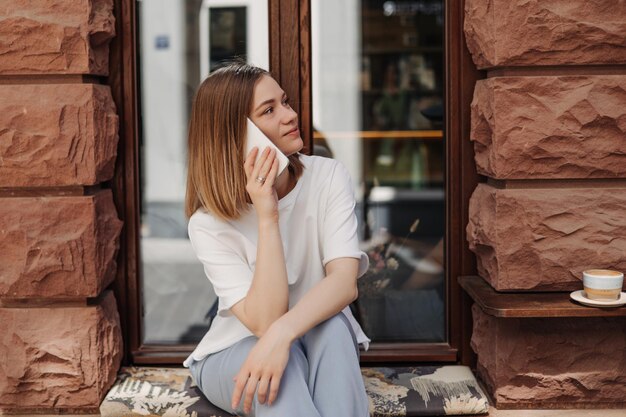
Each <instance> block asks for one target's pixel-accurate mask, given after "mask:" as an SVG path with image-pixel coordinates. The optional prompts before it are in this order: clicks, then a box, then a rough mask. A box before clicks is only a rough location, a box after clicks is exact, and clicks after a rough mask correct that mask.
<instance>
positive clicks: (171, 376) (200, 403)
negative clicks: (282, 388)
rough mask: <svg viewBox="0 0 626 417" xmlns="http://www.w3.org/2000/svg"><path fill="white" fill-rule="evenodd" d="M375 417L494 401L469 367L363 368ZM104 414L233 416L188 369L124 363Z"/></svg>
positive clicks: (466, 410) (484, 408) (472, 408)
mask: <svg viewBox="0 0 626 417" xmlns="http://www.w3.org/2000/svg"><path fill="white" fill-rule="evenodd" d="M361 371H362V374H363V380H364V382H365V387H366V390H367V392H368V394H369V397H370V415H371V416H372V417H383V416H385V417H391V416H435V415H452V414H457V415H460V414H485V413H487V412H488V408H489V405H488V403H487V398H486V396H485V395H484V393H483V392H482V390H481V389H480V387H479V386H478V384H477V382H476V379H475V378H474V375H473V374H472V372H471V371H470V369H469V368H467V367H465V366H418V367H405V368H398V367H394V368H385V367H377V368H361ZM100 414H101V415H102V417H120V416H124V417H126V416H164V417H229V416H231V414H229V413H227V412H225V411H223V410H221V409H219V408H217V407H215V406H214V405H212V404H211V403H209V401H207V399H206V398H205V397H204V395H203V394H202V393H201V392H200V390H199V389H198V387H197V386H196V384H195V383H194V381H193V378H192V377H191V374H190V373H189V370H188V369H186V368H154V367H123V368H121V369H120V372H119V373H118V376H117V380H116V381H115V384H114V385H113V387H112V388H111V390H110V391H109V392H108V394H107V395H106V397H105V398H104V401H103V402H102V404H101V405H100Z"/></svg>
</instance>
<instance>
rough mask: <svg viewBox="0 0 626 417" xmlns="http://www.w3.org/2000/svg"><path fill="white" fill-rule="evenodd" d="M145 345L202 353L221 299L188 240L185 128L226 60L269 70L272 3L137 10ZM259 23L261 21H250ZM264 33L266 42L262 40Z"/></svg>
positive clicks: (190, 1) (154, 1)
mask: <svg viewBox="0 0 626 417" xmlns="http://www.w3.org/2000/svg"><path fill="white" fill-rule="evenodd" d="M137 11H138V17H139V30H140V48H141V49H140V52H139V60H140V68H141V78H140V89H141V140H142V144H141V164H140V165H141V169H142V172H141V207H142V209H141V252H142V256H141V258H142V265H141V267H142V278H141V279H142V288H143V294H142V302H143V336H142V337H143V342H144V343H149V344H155V343H157V344H179V343H185V344H196V343H198V342H199V341H200V340H201V338H202V337H203V336H204V334H205V333H206V332H207V330H208V329H209V327H210V324H211V320H212V317H213V316H214V315H215V311H216V307H217V304H216V301H217V297H216V295H215V293H214V292H213V290H212V287H211V285H210V282H209V281H208V280H207V278H206V276H205V274H204V271H203V268H202V264H201V263H200V262H199V261H198V259H197V258H196V256H195V254H194V251H193V250H192V248H191V245H190V243H189V239H188V237H187V219H186V218H185V216H184V193H185V179H186V177H185V176H186V171H185V170H186V166H185V165H186V141H187V120H188V115H189V111H190V108H191V102H192V99H193V94H194V92H195V90H196V88H197V87H198V85H199V84H200V80H201V79H203V78H204V77H205V76H206V75H208V73H209V71H211V70H213V69H214V68H215V66H216V65H217V64H218V63H219V62H220V61H221V60H223V59H228V58H231V57H233V56H235V55H236V56H240V57H247V59H248V61H249V62H251V63H253V64H255V65H258V66H261V67H264V68H266V69H267V68H268V63H269V55H268V36H267V33H268V31H267V24H268V23H267V4H266V3H264V2H262V1H258V0H219V1H216V0H204V1H202V0H185V1H172V0H149V1H138V2H137ZM252 16H254V18H252ZM263 34H265V36H263Z"/></svg>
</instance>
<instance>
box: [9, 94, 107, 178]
mask: <svg viewBox="0 0 626 417" xmlns="http://www.w3.org/2000/svg"><path fill="white" fill-rule="evenodd" d="M0 97H2V101H1V102H0V126H2V129H0V187H28V186H60V185H92V184H97V183H99V182H101V181H106V180H108V179H110V178H112V177H113V171H114V168H115V156H116V154H117V142H118V116H117V114H116V113H115V104H114V103H113V98H112V96H111V90H110V88H109V87H108V86H103V85H94V84H47V85H2V86H0Z"/></svg>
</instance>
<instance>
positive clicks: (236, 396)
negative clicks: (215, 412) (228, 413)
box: [230, 374, 248, 410]
mask: <svg viewBox="0 0 626 417" xmlns="http://www.w3.org/2000/svg"><path fill="white" fill-rule="evenodd" d="M247 381H248V374H246V375H242V374H239V375H237V376H236V377H235V389H234V390H233V398H232V401H231V404H230V405H231V406H232V408H233V410H236V409H237V406H238V405H239V402H240V401H241V395H242V394H243V389H244V388H245V386H246V382H247Z"/></svg>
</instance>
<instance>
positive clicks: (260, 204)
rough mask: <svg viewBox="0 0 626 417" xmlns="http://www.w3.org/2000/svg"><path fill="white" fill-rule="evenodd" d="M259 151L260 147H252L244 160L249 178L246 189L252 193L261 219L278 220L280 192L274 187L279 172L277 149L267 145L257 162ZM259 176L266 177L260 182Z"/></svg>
mask: <svg viewBox="0 0 626 417" xmlns="http://www.w3.org/2000/svg"><path fill="white" fill-rule="evenodd" d="M258 152H259V148H257V147H254V148H252V150H251V151H250V153H249V154H248V156H247V158H246V161H245V162H244V170H245V172H246V177H247V178H248V182H247V184H246V191H247V192H248V194H250V199H251V200H252V204H253V205H254V208H255V210H256V212H257V216H258V217H259V219H270V220H278V194H277V193H276V188H275V187H274V182H275V181H276V176H277V172H278V158H276V150H274V149H270V147H269V146H268V147H266V148H265V149H264V150H263V153H262V154H261V157H260V158H259V160H258V161H257V163H256V164H255V163H254V161H255V160H256V156H257V153H258ZM257 178H264V181H263V182H260V181H258V180H257Z"/></svg>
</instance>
